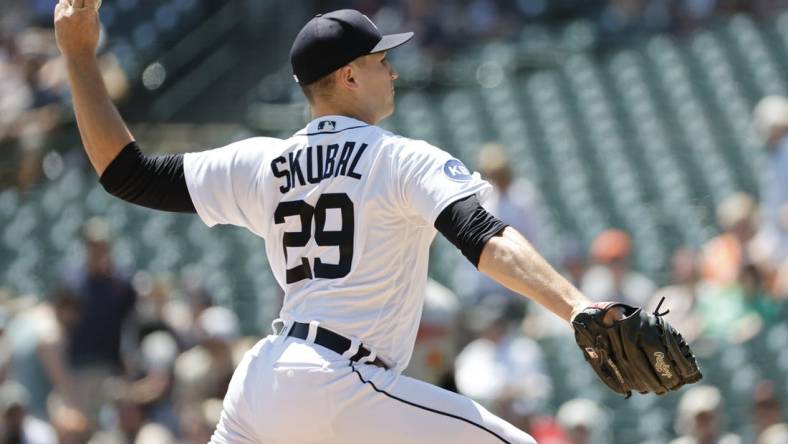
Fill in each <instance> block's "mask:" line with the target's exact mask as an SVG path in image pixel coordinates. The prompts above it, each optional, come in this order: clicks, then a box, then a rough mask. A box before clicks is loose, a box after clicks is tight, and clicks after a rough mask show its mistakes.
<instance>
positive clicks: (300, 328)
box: [287, 322, 388, 369]
mask: <svg viewBox="0 0 788 444" xmlns="http://www.w3.org/2000/svg"><path fill="white" fill-rule="evenodd" d="M287 336H288V337H292V338H298V339H306V338H307V336H309V324H304V323H301V322H294V323H293V326H292V327H290V331H289V332H288V333H287ZM315 344H317V345H320V346H323V347H325V348H327V349H329V350H332V351H334V352H337V353H339V354H340V355H341V354H344V353H345V352H346V351H348V350H349V349H350V345H351V344H352V342H351V341H350V339H348V338H346V337H344V336H342V335H340V334H339V333H334V332H333V331H331V330H328V329H325V328H323V327H320V326H318V327H317V335H315ZM371 353H372V352H371V351H369V349H368V348H366V347H364V346H363V345H360V346H359V347H358V351H357V352H356V354H355V355H353V356H351V357H350V360H351V361H353V362H358V361H359V360H360V359H361V358H364V357H366V356H369V355H370V354H371ZM368 364H372V365H377V366H378V367H382V368H385V369H388V367H387V366H386V364H384V363H383V361H381V360H380V358H378V357H376V358H375V360H374V361H369V362H368Z"/></svg>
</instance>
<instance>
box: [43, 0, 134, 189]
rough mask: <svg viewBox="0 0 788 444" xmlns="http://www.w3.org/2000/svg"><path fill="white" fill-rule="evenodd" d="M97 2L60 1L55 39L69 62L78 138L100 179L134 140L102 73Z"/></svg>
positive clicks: (90, 0)
mask: <svg viewBox="0 0 788 444" xmlns="http://www.w3.org/2000/svg"><path fill="white" fill-rule="evenodd" d="M97 2H98V0H60V2H59V3H58V4H57V5H56V6H55V36H56V37H57V44H58V47H59V48H60V52H61V53H62V54H63V58H64V59H65V62H66V67H67V71H68V82H69V85H70V88H71V95H72V100H73V103H74V113H75V114H76V117H77V125H78V126H79V134H80V136H81V137H82V143H83V145H84V147H85V152H86V153H87V155H88V158H89V159H90V163H91V164H92V165H93V168H94V169H95V170H96V173H97V174H98V175H99V176H101V174H102V173H103V172H104V170H105V169H106V168H107V165H109V164H110V162H112V160H113V159H115V157H116V156H117V155H118V153H119V152H120V150H121V149H123V147H125V146H126V145H128V144H129V143H130V142H132V141H133V140H134V138H133V136H132V135H131V132H130V131H129V129H128V127H126V123H125V122H124V121H123V119H122V118H121V116H120V114H119V113H118V110H117V109H116V108H115V105H113V104H112V100H110V97H109V94H108V93H107V88H106V86H105V85H104V80H103V79H102V77H101V73H100V71H99V67H98V61H97V59H96V46H97V44H98V38H99V29H100V26H99V17H98V11H97V9H96V5H97Z"/></svg>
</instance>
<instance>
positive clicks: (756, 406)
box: [749, 380, 788, 444]
mask: <svg viewBox="0 0 788 444" xmlns="http://www.w3.org/2000/svg"><path fill="white" fill-rule="evenodd" d="M752 420H753V425H754V426H755V428H754V430H753V434H754V436H753V439H751V440H750V441H749V443H753V444H762V443H763V442H764V441H769V442H773V444H777V443H780V442H782V443H783V444H786V443H788V434H783V441H777V439H776V438H770V435H777V434H778V432H777V431H776V430H783V431H785V430H786V424H785V423H784V422H783V421H784V418H783V411H782V406H781V405H780V399H779V395H778V394H777V388H776V387H775V386H774V382H772V381H768V380H763V381H760V382H759V383H758V384H757V385H756V386H755V390H754V392H753V396H752Z"/></svg>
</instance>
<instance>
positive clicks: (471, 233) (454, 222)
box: [435, 194, 508, 268]
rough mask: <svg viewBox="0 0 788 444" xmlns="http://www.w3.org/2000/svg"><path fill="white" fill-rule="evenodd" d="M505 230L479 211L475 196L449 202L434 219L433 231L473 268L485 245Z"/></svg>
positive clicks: (498, 222) (503, 226)
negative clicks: (438, 232)
mask: <svg viewBox="0 0 788 444" xmlns="http://www.w3.org/2000/svg"><path fill="white" fill-rule="evenodd" d="M507 226H508V225H506V224H505V223H504V222H503V221H501V220H500V219H498V218H497V217H495V216H493V215H492V214H490V213H488V212H487V210H485V209H484V208H482V206H481V204H480V203H479V199H477V198H476V195H475V194H472V195H470V196H468V197H465V198H463V199H460V200H457V201H455V202H453V203H452V204H450V205H449V206H448V207H446V208H445V209H444V210H443V211H442V212H441V214H440V215H438V218H437V219H435V228H436V229H437V230H438V231H440V232H441V234H443V235H444V236H445V237H446V239H448V240H449V242H451V243H452V244H454V246H455V247H457V248H458V249H459V250H460V251H461V252H462V254H463V256H465V257H466V258H468V260H469V261H470V262H471V263H472V264H473V265H474V266H475V267H477V268H478V267H479V258H480V257H481V255H482V250H483V249H484V246H485V245H486V244H487V241H489V240H490V239H491V238H492V237H493V236H498V235H500V234H501V232H502V231H503V229H504V228H506V227H507Z"/></svg>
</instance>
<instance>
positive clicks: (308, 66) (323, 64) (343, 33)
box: [290, 9, 413, 86]
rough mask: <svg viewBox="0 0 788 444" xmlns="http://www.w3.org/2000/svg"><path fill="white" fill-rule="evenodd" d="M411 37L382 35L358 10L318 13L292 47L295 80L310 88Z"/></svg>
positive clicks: (302, 30)
mask: <svg viewBox="0 0 788 444" xmlns="http://www.w3.org/2000/svg"><path fill="white" fill-rule="evenodd" d="M412 37H413V33H412V32H404V33H401V34H389V35H382V34H381V33H380V31H379V30H378V27H377V26H375V24H374V23H372V20H370V19H369V17H367V16H366V15H364V14H362V13H360V12H358V11H356V10H355V9H340V10H338V11H332V12H329V13H326V14H318V15H316V16H315V17H313V18H312V20H310V21H309V22H307V24H306V25H304V27H303V28H301V31H299V32H298V35H297V36H296V38H295V41H294V42H293V47H292V48H290V63H291V64H292V65H293V77H295V80H296V82H298V83H299V84H300V85H302V86H304V85H309V84H310V83H312V82H314V81H316V80H319V79H320V78H322V77H324V76H326V75H328V74H330V73H332V72H334V71H335V70H337V69H339V68H341V67H343V66H345V65H347V64H348V63H350V62H352V61H353V60H355V59H356V58H358V57H361V56H364V55H367V54H373V53H376V52H382V51H387V50H389V49H391V48H396V47H397V46H400V45H402V44H403V43H405V42H407V41H408V40H410V39H411V38H412Z"/></svg>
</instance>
